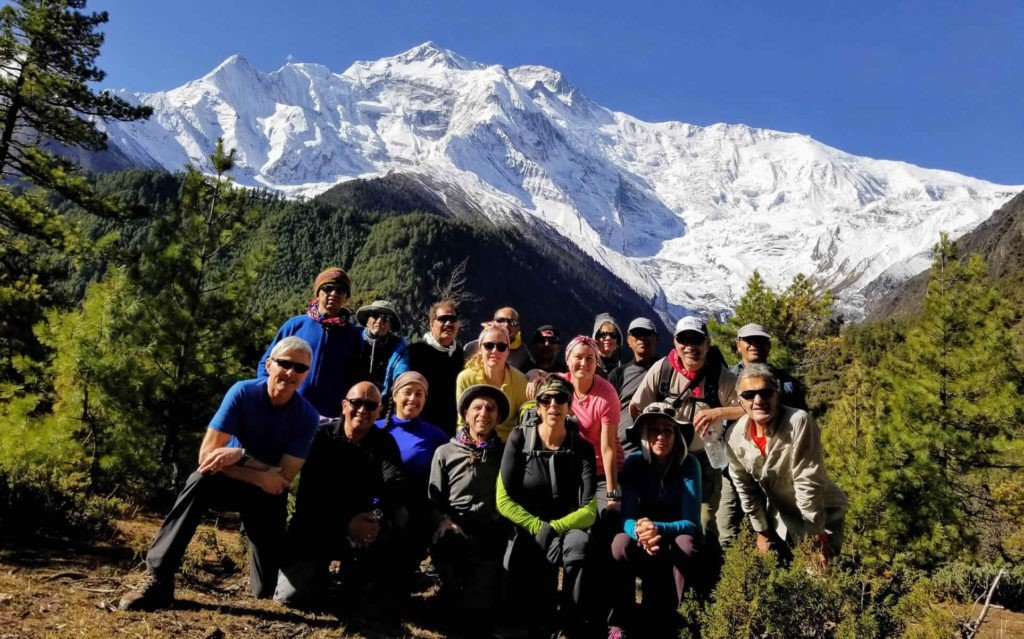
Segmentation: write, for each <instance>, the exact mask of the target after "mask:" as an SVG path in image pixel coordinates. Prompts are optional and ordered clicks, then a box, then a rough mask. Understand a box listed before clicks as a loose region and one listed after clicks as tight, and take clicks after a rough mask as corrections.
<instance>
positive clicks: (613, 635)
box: [608, 626, 626, 639]
mask: <svg viewBox="0 0 1024 639" xmlns="http://www.w3.org/2000/svg"><path fill="white" fill-rule="evenodd" d="M608 639H626V631H625V630H623V629H622V628H620V627H618V626H612V627H611V628H609V629H608Z"/></svg>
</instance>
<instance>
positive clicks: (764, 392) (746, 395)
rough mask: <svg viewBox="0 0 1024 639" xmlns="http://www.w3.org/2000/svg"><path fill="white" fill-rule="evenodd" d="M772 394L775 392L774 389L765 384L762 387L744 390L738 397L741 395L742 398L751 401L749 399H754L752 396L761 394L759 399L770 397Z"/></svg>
mask: <svg viewBox="0 0 1024 639" xmlns="http://www.w3.org/2000/svg"><path fill="white" fill-rule="evenodd" d="M774 394H775V389H774V388H772V387H771V386H766V387H764V388H755V389H753V390H745V391H743V392H741V393H740V397H742V398H743V399H745V400H747V401H748V402H751V401H754V398H755V397H757V396H758V395H760V396H761V399H771V398H772V395H774Z"/></svg>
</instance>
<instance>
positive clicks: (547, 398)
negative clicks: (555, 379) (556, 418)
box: [537, 393, 569, 406]
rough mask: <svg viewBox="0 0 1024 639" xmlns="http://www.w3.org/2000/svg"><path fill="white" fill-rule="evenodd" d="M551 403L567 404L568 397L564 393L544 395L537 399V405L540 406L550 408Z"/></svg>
mask: <svg viewBox="0 0 1024 639" xmlns="http://www.w3.org/2000/svg"><path fill="white" fill-rule="evenodd" d="M551 402H554V403H556V404H568V403H569V396H568V395H566V394H565V393H546V394H544V395H541V396H540V397H538V398H537V403H538V404H540V405H541V406H550V405H551Z"/></svg>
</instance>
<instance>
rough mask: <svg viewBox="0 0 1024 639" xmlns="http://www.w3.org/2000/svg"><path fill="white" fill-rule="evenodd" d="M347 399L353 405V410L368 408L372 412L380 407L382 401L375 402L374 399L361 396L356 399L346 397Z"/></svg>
mask: <svg viewBox="0 0 1024 639" xmlns="http://www.w3.org/2000/svg"><path fill="white" fill-rule="evenodd" d="M345 401H346V402H348V405H349V406H351V407H352V410H359V409H361V408H365V409H366V410H368V411H369V412H371V413H372V412H373V411H375V410H377V408H379V407H380V402H375V401H373V400H372V399H361V398H359V397H357V398H355V399H349V398H348V397H346V398H345Z"/></svg>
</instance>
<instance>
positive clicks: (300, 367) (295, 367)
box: [271, 357, 309, 374]
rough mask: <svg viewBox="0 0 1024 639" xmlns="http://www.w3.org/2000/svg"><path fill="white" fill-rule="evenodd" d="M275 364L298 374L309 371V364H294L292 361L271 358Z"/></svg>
mask: <svg viewBox="0 0 1024 639" xmlns="http://www.w3.org/2000/svg"><path fill="white" fill-rule="evenodd" d="M271 359H272V360H273V362H274V363H275V364H277V365H278V366H280V367H281V368H283V369H285V370H286V371H295V372H296V373H300V374H301V373H305V372H306V371H308V370H309V365H308V364H303V363H302V362H293V361H292V360H290V359H278V358H276V357H272V358H271Z"/></svg>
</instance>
